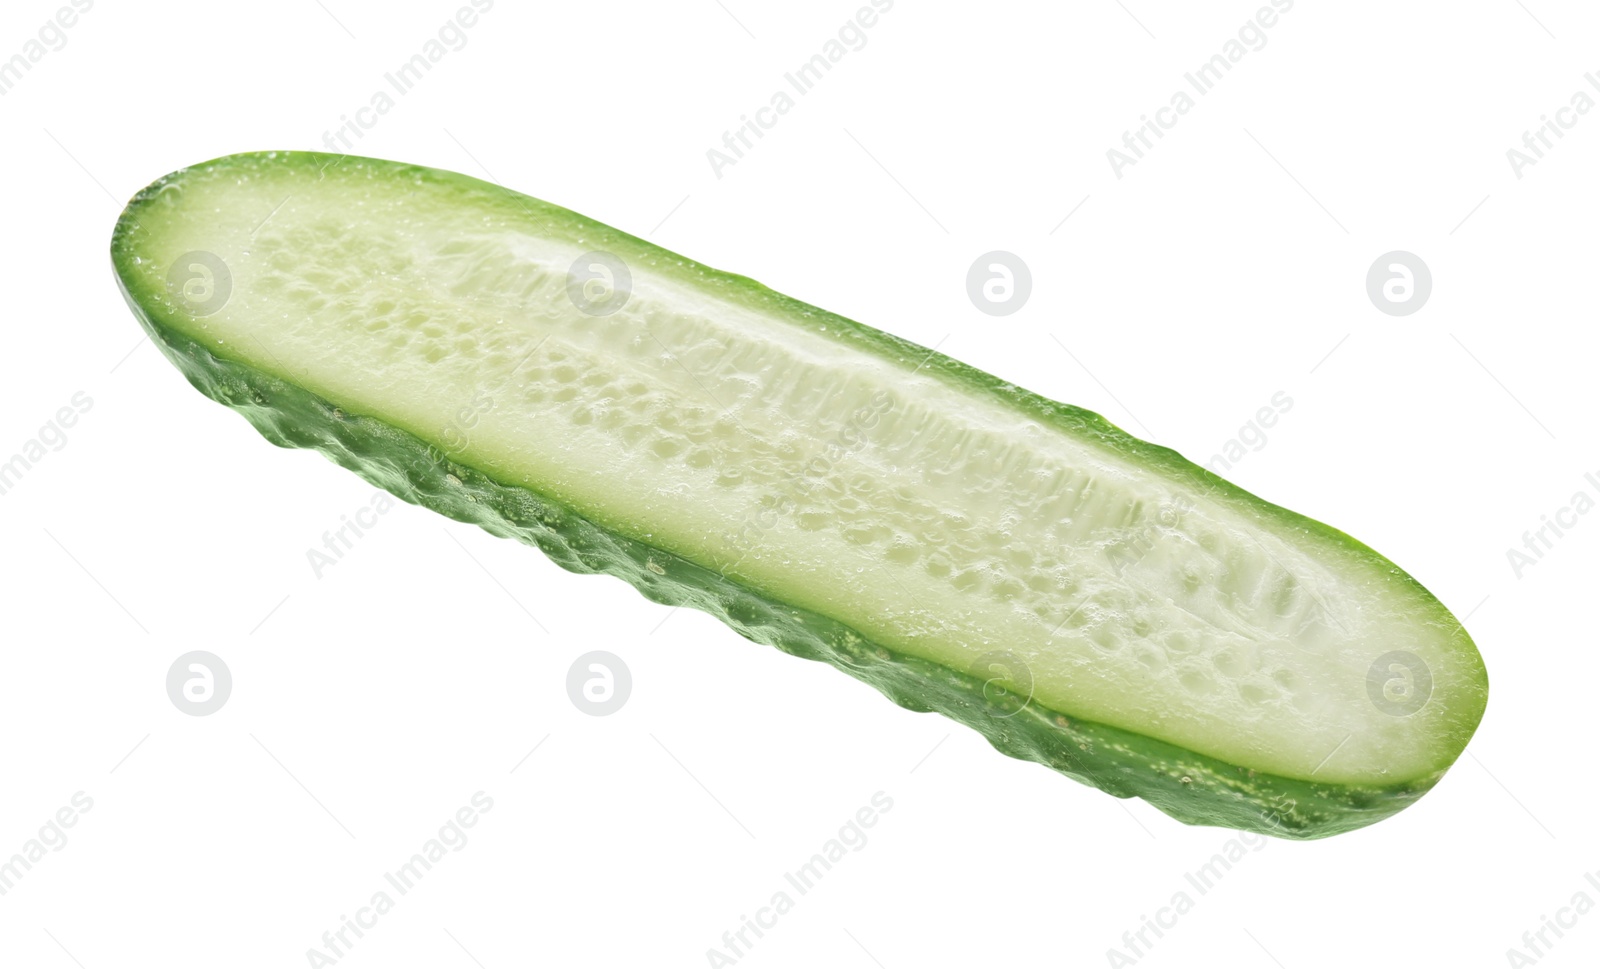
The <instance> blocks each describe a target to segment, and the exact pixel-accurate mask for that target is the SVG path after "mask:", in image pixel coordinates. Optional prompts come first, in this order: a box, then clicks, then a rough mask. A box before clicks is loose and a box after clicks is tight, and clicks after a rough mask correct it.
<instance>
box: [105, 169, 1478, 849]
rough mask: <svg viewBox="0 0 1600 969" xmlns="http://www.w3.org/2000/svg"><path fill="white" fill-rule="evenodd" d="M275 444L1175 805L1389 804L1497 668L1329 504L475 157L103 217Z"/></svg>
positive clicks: (233, 184)
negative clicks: (1273, 494)
mask: <svg viewBox="0 0 1600 969" xmlns="http://www.w3.org/2000/svg"><path fill="white" fill-rule="evenodd" d="M112 258H113V263H114V266H115V269H116V273H117V277H118V279H119V281H120V283H121V286H122V289H123V292H124V294H125V295H126V297H127V299H128V302H129V304H130V305H131V306H132V308H133V310H134V313H135V314H136V315H137V316H138V318H139V320H140V321H141V322H142V323H143V325H144V326H145V328H146V329H147V330H148V331H149V333H150V335H151V336H152V337H153V338H154V339H155V342H156V343H157V344H158V345H159V346H160V347H161V348H162V350H163V351H164V352H165V353H166V355H167V357H168V358H169V359H171V360H172V361H173V363H175V364H176V365H177V366H178V367H179V369H181V370H182V371H183V373H184V374H185V375H186V376H187V377H188V379H189V381H190V382H191V383H192V384H194V386H195V387H197V388H198V389H199V390H200V391H201V392H203V393H205V394H206V395H208V396H210V397H212V398H214V399H216V400H218V401H220V402H221V403H223V404H226V405H227V406H229V407H232V408H234V409H236V410H238V411H239V412H240V413H242V414H243V415H244V416H245V417H246V418H247V419H248V420H249V421H250V422H251V423H252V424H254V425H255V427H256V428H257V429H258V430H259V431H260V432H261V433H262V434H264V435H265V436H266V437H267V438H268V439H269V440H271V441H272V442H274V443H276V444H279V445H282V446H286V447H311V448H316V449H318V450H320V451H322V452H323V453H324V454H326V455H327V456H329V457H330V458H332V459H333V460H334V461H336V462H338V463H339V464H341V465H343V466H344V467H347V468H349V469H351V470H352V471H355V472H356V473H357V474H359V475H361V476H362V477H364V478H366V479H367V480H369V481H371V482H373V483H374V484H376V485H378V486H380V487H382V488H385V489H388V490H389V491H392V492H393V493H394V494H396V495H398V496H400V497H401V498H404V499H406V500H408V501H412V502H415V503H417V504H421V505H424V506H426V507H429V508H432V509H434V510H435V511H438V512H441V513H442V514H445V515H448V516H450V517H452V518H456V519H459V520H462V521H467V522H475V523H477V524H479V525H481V526H482V527H483V528H485V529H487V530H488V531H490V532H493V533H494V534H496V535H501V536H506V537H511V538H517V539H520V540H522V541H524V542H527V543H529V544H532V545H537V546H538V547H539V548H541V549H543V550H544V551H545V552H546V553H547V554H548V555H549V556H550V557H551V558H553V559H554V560H555V561H556V562H557V563H559V564H560V565H561V566H563V567H564V568H567V569H570V570H572V571H575V572H605V573H609V574H612V575H616V576H619V577H621V578H623V579H625V580H627V581H628V582H630V583H632V584H633V585H634V586H636V587H637V588H638V589H639V590H640V592H642V593H643V594H644V595H645V596H647V597H648V598H650V599H653V600H655V601H657V602H663V603H672V604H676V605H684V606H691V607H694V608H697V609H702V610H705V611H706V612H709V613H711V614H712V615H715V616H717V617H718V618H720V619H722V620H723V621H725V622H726V623H728V625H730V626H732V627H733V628H734V629H736V630H738V631H739V632H740V633H742V634H743V635H745V636H746V637H748V638H750V639H753V640H756V641H758V642H763V643H769V644H772V645H775V646H777V647H778V648H780V649H782V650H784V651H786V652H790V653H794V654H796V655H799V656H804V657H807V658H811V659H819V660H824V661H826V662H828V663H831V664H833V665H834V666H836V667H838V668H839V669H841V670H844V671H845V672H847V673H849V674H851V675H852V676H855V677H857V678H859V679H862V680H864V681H866V682H867V683H870V684H871V685H872V686H874V687H876V688H878V689H879V690H881V691H882V692H883V693H884V694H886V695H887V696H888V697H889V698H890V699H892V700H894V701H895V702H896V703H899V704H900V705H902V706H904V707H908V708H910V709H913V710H921V711H927V710H937V711H939V712H941V713H943V714H945V715H947V716H949V717H951V718H953V719H955V720H958V721H960V722H962V723H964V724H966V725H968V726H970V727H972V728H974V729H976V730H977V731H979V732H980V733H982V734H983V735H984V736H985V737H986V738H988V740H989V741H990V742H991V743H992V744H993V745H994V746H995V747H997V748H998V749H1000V750H1001V751H1003V752H1005V753H1007V754H1010V755H1012V756H1014V757H1019V758H1024V759H1027V760H1034V761H1038V762H1040V763H1043V764H1046V765H1049V766H1050V767H1053V768H1055V769H1056V770H1058V771H1061V772H1062V773H1065V774H1067V775H1069V776H1071V777H1074V778H1076V779H1078V780H1080V781H1083V782H1085V783H1088V784H1091V785H1094V786H1096V787H1099V788H1101V789H1102V790H1105V791H1107V792H1109V793H1111V794H1114V795H1116V796H1118V797H1130V796H1137V797H1142V798H1144V799H1145V800H1147V801H1149V802H1150V803H1152V804H1154V805H1155V806H1156V807H1158V808H1160V809H1161V810H1162V811H1165V812H1167V813H1168V814H1170V815H1172V816H1173V817H1175V818H1177V819H1179V820H1181V821H1185V822H1188V823H1192V824H1217V825H1227V826H1231V827H1235V828H1242V829H1248V830H1254V831H1260V832H1265V833H1269V834H1275V835H1279V836H1282V837H1289V838H1315V837H1322V836H1325V835H1329V834H1333V833H1336V832H1340V831H1345V830H1349V829H1352V828H1356V827H1359V826H1361V825H1364V824H1368V823H1371V822H1372V821H1375V820H1377V819H1379V818H1383V817H1385V816H1387V815H1390V814H1393V813H1394V812H1396V811H1398V810H1400V809H1401V808H1403V807H1405V806H1406V805H1407V804H1410V803H1411V802H1412V801H1414V800H1415V799H1416V798H1418V797H1419V796H1421V795H1422V793H1423V792H1425V791H1426V790H1428V789H1429V788H1430V787H1431V786H1432V785H1433V784H1434V783H1435V782H1436V781H1437V780H1438V779H1439V778H1440V777H1441V776H1442V775H1443V773H1444V771H1445V770H1446V769H1447V768H1448V767H1449V766H1450V765H1451V764H1452V763H1453V762H1454V761H1455V759H1456V758H1457V757H1458V756H1459V755H1460V753H1461V752H1462V750H1463V749H1464V748H1465V746H1466V744H1467V741H1468V739H1469V738H1470V737H1471V736H1472V733H1473V731H1474V729H1475V728H1476V727H1477V724H1478V721H1479V719H1480V718H1481V716H1482V713H1483V709H1484V705H1485V703H1486V701H1487V696H1488V680H1487V676H1486V674H1485V671H1484V667H1483V662H1482V660H1481V659H1480V658H1479V656H1478V653H1477V650H1476V649H1475V647H1474V646H1473V643H1472V641H1471V639H1470V638H1469V637H1468V636H1467V633H1466V632H1465V630H1463V629H1462V627H1461V624H1460V623H1459V622H1457V621H1456V619H1455V618H1454V617H1453V616H1452V615H1451V614H1450V612H1449V611H1448V610H1447V609H1445V608H1444V606H1442V605H1441V604H1440V603H1439V602H1438V600H1437V599H1435V598H1434V597H1433V596H1432V595H1431V594H1429V593H1428V591H1427V590H1426V589H1424V588H1423V587H1422V586H1421V585H1420V584H1419V583H1418V582H1417V581H1416V580H1414V579H1412V578H1411V577H1410V576H1409V575H1407V574H1406V573H1405V572H1403V571H1401V570H1400V569H1399V568H1397V567H1396V566H1395V565H1394V564H1393V563H1391V562H1389V561H1388V560H1387V559H1385V558H1384V557H1383V556H1381V555H1379V554H1378V553H1376V552H1374V551H1373V550H1372V549H1370V548H1368V547H1367V546H1365V545H1363V544H1361V543H1360V542H1357V541H1356V540H1354V539H1352V538H1350V537H1349V536H1347V535H1345V534H1343V533H1342V532H1339V531H1336V530H1334V529H1332V528H1330V527H1328V526H1326V525H1322V524H1319V523H1317V522H1314V521H1311V520H1309V519H1307V518H1304V517H1302V516H1300V515H1297V514H1294V513H1293V512H1290V511H1286V510H1285V509H1282V508H1279V507H1277V506H1275V505H1272V504H1269V503H1267V502H1265V501H1263V500H1261V499H1259V498H1257V497H1255V496H1253V495H1251V494H1248V493H1247V492H1245V491H1243V490H1241V489H1239V488H1238V487H1235V486H1234V485H1231V484H1229V483H1228V482H1226V481H1224V480H1222V479H1221V478H1218V477H1217V476H1215V475H1213V474H1211V473H1210V472H1208V471H1206V470H1204V469H1203V468H1200V467H1198V466H1197V465H1194V464H1192V463H1190V462H1189V461H1187V460H1185V459H1184V458H1183V457H1181V456H1180V455H1179V454H1177V453H1176V452H1174V451H1171V450H1168V449H1166V448H1162V447H1157V446H1155V445H1152V444H1149V443H1146V442H1144V441H1141V440H1139V439H1137V438H1134V437H1132V436H1130V435H1129V434H1127V433H1125V432H1124V431H1122V430H1120V429H1118V428H1116V427H1114V426H1112V425H1111V424H1110V423H1109V422H1107V421H1106V420H1105V419H1104V418H1102V417H1100V416H1099V415H1096V414H1093V413H1090V412H1088V411H1084V410H1081V409H1079V408H1076V407H1070V406H1067V405H1064V404H1059V403H1056V402H1054V401H1051V400H1047V399H1045V398H1042V397H1040V396H1038V395H1036V394H1033V393H1030V392H1028V391H1026V390H1023V389H1021V388H1019V387H1016V386H1013V385H1011V384H1009V383H1007V382H1005V381H1004V380H1002V379H1000V378H997V377H993V376H990V375H989V374H986V373H983V372H981V371H978V370H975V369H974V368H972V367H969V366H966V365H964V364H962V363H960V362H958V361H955V360H952V359H950V358H948V357H944V356H941V355H940V354H938V353H935V352H933V351H932V350H928V349H925V348H923V347H920V346H917V345H915V344H912V343H908V342H906V341H904V340H901V339H899V338H897V337H894V336H890V335H888V334H886V333H883V332H880V331H878V330H874V329H871V328H868V327H865V326H862V325H860V324H858V323H854V322H852V321H850V320H847V319H843V318H841V317H839V316H836V315H834V314H832V313H828V312H826V311H824V310H820V309H818V308H816V307H814V306H809V305H807V304H805V303H801V302H799V301H797V300H794V299H791V298H789V297H787V296H783V295H781V294H779V293H775V292H773V291H771V290H769V289H766V288H765V287H763V286H761V285H759V284H757V283H755V282H754V281H752V280H749V279H746V278H743V277H740V276H733V275H729V274H727V273H724V272H719V271H717V270H714V269H710V268H708V267H706V266H703V265H700V264H698V263H695V262H692V261H690V260H688V259H685V258H683V257H681V256H678V255H675V254H673V253H671V252H668V251H666V250H663V249H661V248H659V247H657V246H654V245H651V244H650V243H647V242H644V241H643V240H640V239H637V238H634V237H633V236H630V235H627V234H625V233H622V232H619V231H617V230H616V229H612V228H610V227H608V226H605V225H601V224H599V223H596V222H594V221H592V220H590V219H587V218H584V217H583V216H581V215H578V214H576V213H574V212H570V211H567V210H566V209H563V208H560V207H558V206H555V205H551V204H549V203H547V202H541V201H539V200H538V199H534V198H530V197H528V196H525V195H520V194H518V193H515V192H512V191H509V190H507V189H504V188H501V187H498V186H496V185H492V184H489V183H486V182H482V181H479V180H477V179H474V178H469V177H467V176H464V175H458V174H453V173H450V172H444V171H438V170H434V169H430V168H422V167H417V166H413V165H404V164H399V163H395V162H387V161H376V160H372V159H364V158H353V157H343V156H336V155H324V154H316V153H306V152H269V153H259V154H245V155H234V156H229V157H226V158H221V159H217V160H215V161H211V162H207V163H205V164H202V165H198V166H195V167H193V168H188V169H184V170H182V171H178V172H175V173H173V174H171V175H168V176H167V177H165V178H162V179H160V180H159V181H157V182H155V183H154V184H152V185H151V186H149V187H148V188H146V189H145V190H143V191H142V192H140V193H139V194H138V195H137V196H136V197H135V198H134V199H133V201H132V202H131V203H130V204H129V206H128V208H127V211H126V212H125V213H124V214H123V216H122V218H121V220H120V221H119V222H118V223H117V226H116V230H115V234H114V237H113V240H112Z"/></svg>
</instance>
